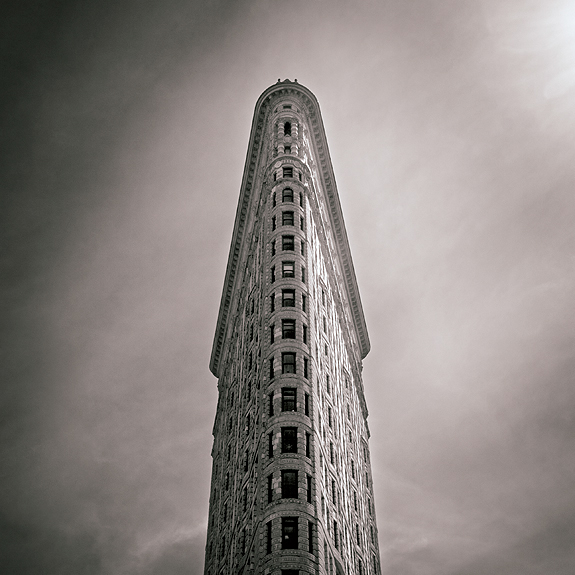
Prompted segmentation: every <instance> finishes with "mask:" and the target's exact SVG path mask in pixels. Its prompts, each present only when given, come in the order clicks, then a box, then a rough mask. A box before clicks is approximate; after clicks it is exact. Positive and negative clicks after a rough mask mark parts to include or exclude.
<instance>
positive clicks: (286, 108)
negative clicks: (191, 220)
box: [282, 104, 291, 575]
mask: <svg viewBox="0 0 575 575" xmlns="http://www.w3.org/2000/svg"><path fill="white" fill-rule="evenodd" d="M283 109H284V110H291V104H284V105H283ZM282 575H283V573H282Z"/></svg>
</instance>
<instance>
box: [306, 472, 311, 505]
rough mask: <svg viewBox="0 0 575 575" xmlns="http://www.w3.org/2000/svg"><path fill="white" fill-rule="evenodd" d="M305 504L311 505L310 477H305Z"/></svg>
mask: <svg viewBox="0 0 575 575" xmlns="http://www.w3.org/2000/svg"><path fill="white" fill-rule="evenodd" d="M307 502H308V503H311V475H308V476H307Z"/></svg>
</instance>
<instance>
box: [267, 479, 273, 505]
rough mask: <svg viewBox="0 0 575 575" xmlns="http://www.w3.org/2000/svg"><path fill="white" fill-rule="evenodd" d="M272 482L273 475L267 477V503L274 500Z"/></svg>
mask: <svg viewBox="0 0 575 575" xmlns="http://www.w3.org/2000/svg"><path fill="white" fill-rule="evenodd" d="M273 480H274V476H273V474H272V475H268V503H271V502H272V500H273V498H274V491H273Z"/></svg>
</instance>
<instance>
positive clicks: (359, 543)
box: [355, 523, 361, 545]
mask: <svg viewBox="0 0 575 575" xmlns="http://www.w3.org/2000/svg"><path fill="white" fill-rule="evenodd" d="M355 539H356V541H357V544H358V545H361V542H360V540H359V525H358V524H357V523H356V524H355Z"/></svg>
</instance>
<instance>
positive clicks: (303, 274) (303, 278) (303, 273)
mask: <svg viewBox="0 0 575 575" xmlns="http://www.w3.org/2000/svg"><path fill="white" fill-rule="evenodd" d="M301 281H302V282H303V283H305V268H304V267H303V266H302V267H301Z"/></svg>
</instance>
